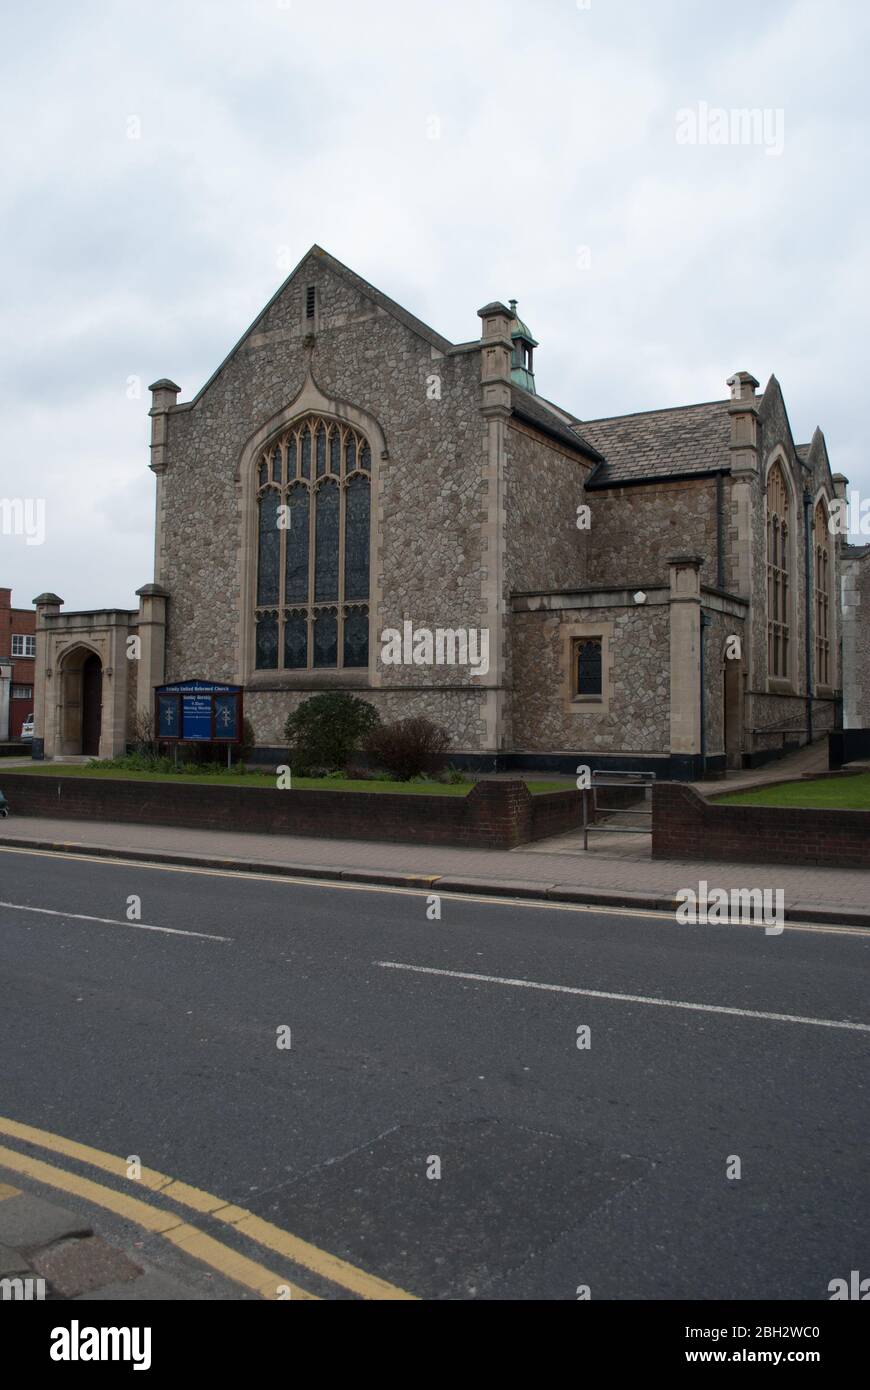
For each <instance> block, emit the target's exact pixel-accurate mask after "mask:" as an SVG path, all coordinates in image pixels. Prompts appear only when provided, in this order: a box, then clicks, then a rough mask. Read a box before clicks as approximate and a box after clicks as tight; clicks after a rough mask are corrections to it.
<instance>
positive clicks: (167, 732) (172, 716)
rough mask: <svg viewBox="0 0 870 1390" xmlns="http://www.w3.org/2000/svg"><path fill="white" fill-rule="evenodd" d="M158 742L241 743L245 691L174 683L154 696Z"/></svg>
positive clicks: (204, 683) (209, 683) (207, 684)
mask: <svg viewBox="0 0 870 1390" xmlns="http://www.w3.org/2000/svg"><path fill="white" fill-rule="evenodd" d="M154 697H155V719H154V724H155V729H156V736H157V738H158V739H161V740H162V739H177V740H180V741H181V742H183V743H197V742H199V743H241V740H242V721H243V717H244V716H243V709H242V687H241V686H240V685H223V684H220V683H218V682H216V681H174V682H173V683H172V684H171V685H158V686H157V688H156V690H155V692H154Z"/></svg>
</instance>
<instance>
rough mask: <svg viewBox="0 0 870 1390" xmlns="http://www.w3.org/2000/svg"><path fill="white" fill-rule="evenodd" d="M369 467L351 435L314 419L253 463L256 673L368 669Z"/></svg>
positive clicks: (362, 444) (365, 449)
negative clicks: (283, 510)
mask: <svg viewBox="0 0 870 1390" xmlns="http://www.w3.org/2000/svg"><path fill="white" fill-rule="evenodd" d="M371 466H372V465H371V449H370V446H369V444H368V442H367V441H366V439H365V438H364V437H363V436H362V435H361V434H358V433H357V432H356V431H355V430H354V429H353V428H352V427H351V426H349V425H340V424H339V423H337V422H335V421H329V420H327V419H325V418H322V417H321V416H319V415H309V416H307V417H306V418H305V419H304V420H301V421H298V422H297V423H296V424H294V425H293V427H292V428H291V429H290V430H289V431H288V432H287V433H286V434H285V435H283V436H282V437H281V438H280V439H278V440H277V441H276V442H275V443H273V444H270V446H269V448H268V450H266V452H265V453H264V454H261V456H260V458H259V460H258V462H257V464H256V465H255V467H256V480H257V489H258V494H259V495H258V521H257V528H258V535H257V542H258V549H257V583H256V589H257V607H258V610H264V609H265V610H268V611H265V612H264V611H258V613H257V615H256V639H255V651H256V657H255V659H256V666H257V669H258V670H286V671H304V670H311V669H314V668H320V669H322V668H327V667H333V668H337V667H343V668H347V669H357V670H358V669H360V668H365V667H367V666H368V663H369V615H368V608H367V607H366V604H367V601H368V597H369V571H370V564H371V559H370V553H369V551H370V544H369V534H370V523H371V494H370V484H369V476H367V475H369V474H370V472H371ZM355 470H356V471H355ZM359 470H362V471H359ZM279 507H280V508H286V513H285V514H284V515H282V516H281V518H280V519H281V525H280V526H279V524H278V522H279V510H278V509H279ZM339 601H341V606H339ZM323 604H326V605H329V606H328V607H321V606H320V605H323ZM315 605H317V606H315ZM333 605H335V606H333ZM273 610H274V611H273Z"/></svg>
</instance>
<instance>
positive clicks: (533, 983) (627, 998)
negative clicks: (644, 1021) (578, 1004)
mask: <svg viewBox="0 0 870 1390" xmlns="http://www.w3.org/2000/svg"><path fill="white" fill-rule="evenodd" d="M375 965H380V966H381V967H382V968H383V969H384V970H410V971H412V972H413V973H414V974H417V975H442V976H446V977H447V978H448V979H453V980H474V981H475V982H476V983H477V984H484V985H511V986H512V987H513V988H514V989H542V990H547V991H549V992H550V993H552V994H582V995H583V997H584V998H586V999H613V1000H616V1002H617V1003H620V1004H657V1005H658V1006H659V1008H662V1009H690V1010H692V1011H693V1012H695V1013H702V1014H731V1015H733V1016H734V1017H736V1018H763V1019H767V1020H770V1021H772V1022H774V1023H811V1024H814V1025H815V1027H817V1028H845V1029H849V1030H850V1031H854V1032H856V1033H870V1023H849V1022H848V1021H847V1020H844V1019H833V1018H803V1017H802V1016H801V1015H800V1014H774V1013H766V1012H764V1011H762V1010H759V1009H736V1008H731V1007H729V1006H728V1005H725V1004H690V1003H687V1002H686V1001H685V1000H683V999H657V998H656V997H655V996H654V995H648V994H615V993H612V992H611V991H609V990H603V989H578V988H577V987H576V986H574V985H545V984H541V983H540V982H539V981H537V980H511V979H508V978H506V977H505V976H503V975H474V974H471V973H470V972H469V971H466V970H438V969H436V968H435V966H432V965H406V964H403V963H402V962H401V961H396V960H376V961H375Z"/></svg>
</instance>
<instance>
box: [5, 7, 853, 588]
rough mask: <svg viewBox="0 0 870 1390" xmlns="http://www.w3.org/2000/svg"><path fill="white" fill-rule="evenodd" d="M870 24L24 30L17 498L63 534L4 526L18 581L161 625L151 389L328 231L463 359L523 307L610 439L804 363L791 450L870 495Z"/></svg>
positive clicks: (97, 15) (510, 15) (375, 10)
mask: <svg viewBox="0 0 870 1390" xmlns="http://www.w3.org/2000/svg"><path fill="white" fill-rule="evenodd" d="M868 15H870V6H868V5H867V3H866V0H826V3H824V4H820V3H819V2H818V0H813V3H805V2H804V0H764V3H763V4H759V3H758V2H757V0H752V2H750V0H729V3H728V4H722V3H714V0H691V2H690V0H672V2H671V3H668V0H658V3H650V2H649V0H591V3H589V4H588V5H587V4H585V3H580V4H578V3H577V0H534V3H532V0H523V2H522V3H520V2H519V0H438V3H433V2H432V0H430V2H429V3H424V2H423V0H375V2H374V3H365V0H318V3H317V4H313V5H312V4H311V3H308V0H288V2H287V3H285V0H150V3H149V4H148V5H142V4H132V3H120V0H119V3H110V2H107V0H95V2H94V3H87V0H85V3H82V0H76V3H75V4H74V5H68V4H64V3H61V2H60V0H55V2H54V3H41V0H28V3H27V4H26V5H20V6H15V7H9V8H7V10H6V11H5V14H4V32H3V44H2V55H0V76H2V82H0V115H2V119H0V149H2V158H3V179H2V183H0V207H2V226H3V243H2V245H3V256H2V261H0V267H2V268H0V276H2V294H0V355H2V367H0V390H2V416H0V429H2V450H0V498H3V497H36V498H40V497H44V498H45V499H46V504H47V511H46V538H45V542H44V544H42V545H30V546H28V545H27V544H26V543H25V538H24V537H19V536H8V535H6V536H4V535H0V558H2V564H0V586H2V585H11V586H12V587H13V589H14V601H15V602H17V603H19V604H29V602H30V601H31V599H32V598H33V597H34V596H35V595H36V594H37V593H39V592H41V591H42V590H45V589H50V590H54V591H55V592H57V593H59V594H60V595H61V596H62V597H63V598H64V599H65V600H66V602H67V605H68V606H69V607H81V608H92V607H102V606H120V607H125V608H127V607H134V606H135V604H136V600H135V598H134V591H135V590H136V588H138V587H139V586H140V585H141V584H143V583H146V582H148V581H149V580H150V579H151V578H152V545H153V486H154V479H153V475H152V474H151V473H150V472H149V470H148V467H147V465H148V447H147V445H148V438H149V421H148V417H147V411H148V407H149V403H150V401H149V397H148V393H147V390H146V388H147V386H148V384H149V383H150V382H151V381H153V380H154V379H155V378H157V377H161V376H169V377H171V378H172V379H173V380H175V381H177V382H179V383H180V385H181V387H182V393H181V396H180V399H181V400H187V399H189V398H190V397H191V396H192V395H193V394H194V392H195V391H196V390H197V389H198V388H199V387H200V386H201V385H202V383H203V382H204V381H205V380H206V378H207V377H208V376H209V375H210V374H211V372H212V371H213V370H214V368H215V367H216V366H217V365H218V363H219V362H220V361H221V360H222V358H223V357H224V356H225V354H226V353H227V351H228V350H229V348H230V347H231V346H232V344H233V343H234V342H235V341H236V339H237V338H238V337H239V336H240V334H241V333H242V332H243V330H244V329H245V328H247V326H248V325H249V323H250V322H251V320H252V319H253V318H254V317H255V316H256V314H257V312H258V311H259V310H260V309H261V308H262V306H263V305H264V304H265V303H266V301H267V300H268V299H269V298H270V296H271V295H272V294H273V293H274V291H275V289H276V288H277V287H278V285H279V284H280V283H281V281H282V280H283V279H284V277H285V275H286V273H287V270H288V269H289V268H291V267H292V266H293V265H294V264H295V263H296V262H297V261H298V260H299V258H300V257H301V256H302V255H303V254H304V252H305V251H306V250H307V249H308V247H309V246H310V245H311V244H312V243H313V242H319V243H320V244H321V245H322V246H324V247H325V248H326V249H327V250H328V251H330V252H331V253H332V254H333V255H335V256H337V257H338V258H339V259H340V260H342V261H344V262H345V263H346V264H347V265H349V266H351V267H352V269H354V270H355V271H357V272H358V273H359V274H360V275H362V276H364V277H365V278H366V279H367V280H370V281H371V282H373V283H374V284H375V285H377V286H378V287H379V288H380V289H382V290H384V291H385V292H386V293H387V294H389V295H391V296H392V297H393V298H395V299H397V300H399V302H400V303H402V304H403V305H405V306H406V307H407V308H408V309H410V310H411V311H412V312H413V313H415V314H417V315H418V316H419V317H420V318H422V319H424V320H425V321H426V322H428V323H430V324H431V325H432V326H433V327H434V328H436V329H437V330H438V331H439V332H441V333H443V334H444V335H445V336H446V337H448V338H451V339H452V340H454V341H457V342H461V341H465V340H468V339H469V338H473V337H476V336H477V335H478V333H479V328H480V322H479V319H478V318H477V309H478V308H479V307H480V306H481V305H483V304H485V303H486V302H487V301H489V300H492V299H502V300H505V301H506V300H507V299H508V298H510V297H512V296H513V297H516V298H517V299H518V300H519V307H520V313H521V314H522V316H523V317H524V318H525V319H526V321H527V322H528V323H529V325H530V327H531V329H532V331H533V332H534V334H535V336H536V337H537V338H538V339H539V341H540V344H541V346H540V348H539V350H538V352H537V354H536V361H535V367H536V377H537V384H538V389H539V391H540V392H541V394H543V395H545V396H547V397H549V398H550V399H552V400H555V401H557V402H558V403H560V404H562V405H564V406H566V407H567V408H568V409H570V410H572V411H574V412H575V413H576V414H578V415H579V416H581V417H585V418H594V417H596V416H602V415H611V414H618V413H623V412H629V411H636V410H644V409H652V408H655V407H660V406H668V405H680V404H686V403H689V402H692V401H700V400H710V399H715V398H720V397H724V396H725V395H727V389H726V387H725V379H726V377H728V376H729V375H731V373H732V372H734V371H736V370H739V369H744V368H745V369H747V370H749V371H751V372H752V373H754V375H755V376H756V377H758V378H759V380H760V381H761V382H762V385H763V384H764V383H765V382H766V381H767V379H768V378H769V376H770V375H771V373H776V375H777V377H778V378H779V380H780V382H781V384H782V387H783V391H784V393H785V398H786V404H787V406H788V410H789V414H790V419H791V424H792V429H793V432H794V435H795V439H796V441H797V442H798V443H800V442H803V441H805V440H808V439H809V438H810V437H811V434H812V431H813V429H814V427H815V426H816V425H817V424H819V425H821V427H822V429H823V430H824V432H825V435H826V438H827V441H828V448H829V451H830V455H831V461H832V468H833V470H834V472H842V473H845V474H846V475H847V476H848V477H849V479H850V481H851V483H852V485H853V487H855V488H857V489H858V490H859V492H860V495H861V496H862V497H865V498H866V497H870V466H868V462H867V452H866V448H865V443H864V441H865V435H866V428H865V427H862V421H863V420H864V416H865V401H864V391H865V390H866V380H865V378H866V374H867V351H866V341H867V321H868V312H867V311H868V299H870V294H868V279H870V277H868V245H870V218H868V196H867V177H866V172H867V163H866V161H867V154H866V151H867V148H868V143H870V141H868V129H867V127H868V116H867V99H866V92H867V85H866V84H867V58H868V28H870V24H868ZM702 103H705V104H706V107H704V106H702V105H701V104H702ZM740 109H753V110H757V111H758V112H759V113H760V114H759V125H758V127H757V130H756V131H755V132H754V133H753V132H750V134H752V135H753V138H751V139H749V140H748V141H747V140H746V139H745V138H743V139H740V138H737V139H736V141H732V137H739V136H740V132H739V131H738V130H732V128H731V126H730V124H728V125H727V126H725V125H723V124H722V117H721V116H720V115H717V112H718V111H725V112H728V113H730V112H731V111H739V110H740ZM687 113H690V114H689V115H687ZM762 113H763V114H762ZM762 122H763V123H762ZM723 132H724V136H726V137H727V138H728V141H729V143H723ZM693 134H694V139H695V143H692V142H691V141H692V136H693ZM137 137H138V138H137ZM716 140H718V141H719V143H712V141H716ZM131 379H133V381H132V385H131ZM136 381H138V382H139V383H141V395H140V396H139V397H138V398H136V394H135V391H136ZM364 404H366V405H369V406H372V405H373V403H372V402H364ZM373 408H374V406H373ZM867 539H870V537H867V536H865V537H864V540H867Z"/></svg>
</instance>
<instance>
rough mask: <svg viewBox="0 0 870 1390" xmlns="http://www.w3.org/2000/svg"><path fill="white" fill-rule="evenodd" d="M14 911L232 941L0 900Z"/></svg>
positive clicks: (172, 934)
mask: <svg viewBox="0 0 870 1390" xmlns="http://www.w3.org/2000/svg"><path fill="white" fill-rule="evenodd" d="M0 907H11V908H12V910H13V911H14V912H41V913H43V914H44V915H45V916H46V917H68V918H69V919H70V920H71V921H73V922H101V923H103V925H105V926H108V927H135V928H136V930H137V931H162V932H165V933H166V935H167V936H198V937H199V938H200V939H201V940H202V941H232V937H231V936H210V935H209V933H208V932H204V931H182V930H181V928H180V927H152V926H149V925H148V923H147V922H128V921H127V920H126V918H125V919H124V921H120V922H119V921H117V920H116V919H115V918H114V917H86V916H85V914H84V913H83V912H58V910H57V909H56V908H54V907H25V905H24V903H4V902H0Z"/></svg>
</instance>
